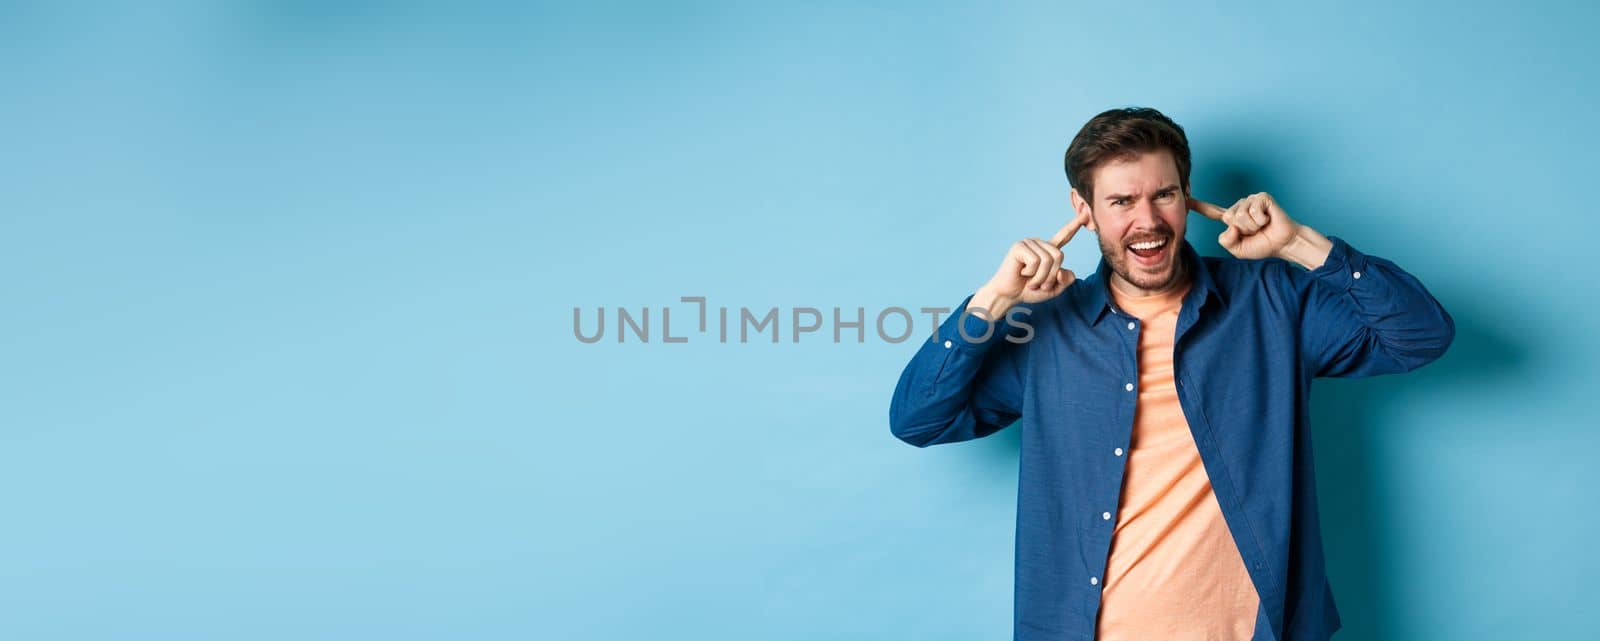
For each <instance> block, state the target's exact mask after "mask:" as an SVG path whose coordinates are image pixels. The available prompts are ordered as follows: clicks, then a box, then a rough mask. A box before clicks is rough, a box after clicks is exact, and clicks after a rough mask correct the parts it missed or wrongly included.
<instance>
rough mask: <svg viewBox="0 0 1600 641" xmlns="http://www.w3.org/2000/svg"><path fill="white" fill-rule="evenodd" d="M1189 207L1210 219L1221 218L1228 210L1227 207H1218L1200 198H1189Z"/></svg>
mask: <svg viewBox="0 0 1600 641" xmlns="http://www.w3.org/2000/svg"><path fill="white" fill-rule="evenodd" d="M1189 209H1193V210H1195V211H1197V212H1199V213H1200V215H1201V216H1205V217H1206V218H1210V219H1211V220H1222V214H1224V213H1226V212H1227V211H1228V210H1227V209H1224V208H1222V207H1218V206H1216V205H1213V204H1211V203H1208V202H1206V201H1204V200H1200V199H1199V198H1190V199H1189Z"/></svg>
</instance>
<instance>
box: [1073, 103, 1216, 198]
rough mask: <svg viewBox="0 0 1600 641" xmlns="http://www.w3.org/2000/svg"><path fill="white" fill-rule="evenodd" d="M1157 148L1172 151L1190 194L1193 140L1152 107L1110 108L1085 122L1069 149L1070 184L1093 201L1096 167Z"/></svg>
mask: <svg viewBox="0 0 1600 641" xmlns="http://www.w3.org/2000/svg"><path fill="white" fill-rule="evenodd" d="M1157 149H1167V150H1170V151H1171V152H1172V159H1173V161H1175V162H1176V163H1177V164H1178V178H1179V180H1180V181H1182V183H1183V184H1182V185H1180V186H1181V187H1182V188H1183V190H1184V191H1185V192H1188V191H1189V138H1188V136H1185V135H1184V133H1183V127H1179V126H1178V123H1175V122H1173V121H1172V119H1171V118H1168V117H1166V115H1164V114H1162V113H1161V112H1159V111H1156V110H1154V109H1151V108H1149V107H1124V108H1120V109H1108V110H1106V111H1103V112H1101V113H1100V115H1098V116H1095V117H1093V118H1090V119H1089V122H1087V123H1084V125H1083V129H1079V130H1078V135H1077V136H1074V137H1073V138H1072V144H1071V145H1069V146H1068V147H1067V156H1066V160H1065V164H1066V169H1067V183H1068V184H1071V185H1072V188H1073V189H1076V190H1078V193H1079V194H1080V195H1082V196H1083V199H1084V200H1087V201H1090V202H1093V201H1094V197H1093V193H1094V169H1095V167H1099V166H1100V165H1103V164H1105V163H1107V162H1111V161H1113V160H1122V159H1131V158H1133V157H1134V156H1137V155H1138V154H1141V153H1144V152H1147V151H1155V150H1157Z"/></svg>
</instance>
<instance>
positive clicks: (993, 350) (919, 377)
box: [889, 298, 1022, 447]
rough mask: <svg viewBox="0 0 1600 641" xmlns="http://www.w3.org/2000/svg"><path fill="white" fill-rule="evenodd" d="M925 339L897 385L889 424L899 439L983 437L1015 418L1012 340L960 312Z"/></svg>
mask: <svg viewBox="0 0 1600 641" xmlns="http://www.w3.org/2000/svg"><path fill="white" fill-rule="evenodd" d="M975 300H976V299H975V298H974V299H970V300H968V301H967V303H965V304H964V305H963V306H961V307H958V308H956V310H955V311H954V313H953V314H952V315H951V317H950V318H949V319H947V320H946V321H945V322H944V323H943V324H941V325H940V326H939V328H938V333H937V334H936V335H935V336H934V337H933V340H931V341H928V340H925V341H923V343H922V345H921V346H920V347H919V348H918V350H917V353H916V354H915V355H914V356H913V357H912V359H911V362H910V363H909V364H907V366H906V368H905V370H904V371H903V372H902V373H901V375H900V381H899V383H898V384H896V386H895V391H894V397H893V400H892V401H891V403H890V406H889V425H890V430H891V431H892V432H893V433H894V435H895V436H896V437H897V438H899V439H900V440H902V441H905V442H907V443H910V444H912V445H916V446H918V447H926V446H928V445H933V444H937V443H950V442H957V441H965V440H970V439H974V438H981V437H983V436H987V435H989V434H991V433H993V432H995V431H998V430H999V429H1001V428H1003V427H1005V426H1006V425H1008V424H1010V423H1011V422H1012V421H1014V420H1016V418H1017V416H1018V415H1019V408H1020V406H1021V399H1022V386H1021V376H1020V370H1019V368H1018V363H1017V357H1018V352H1017V348H1018V347H1019V346H1018V345H1016V344H1012V343H1009V342H1008V341H1007V340H1006V339H1005V338H1004V337H1002V336H1000V335H999V333H1000V332H1003V331H1004V329H1005V324H1004V323H995V324H992V325H991V324H989V323H987V322H986V321H983V320H980V319H978V318H974V317H972V316H967V317H963V316H962V312H963V311H964V310H966V309H970V308H974V307H975V306H976V305H975Z"/></svg>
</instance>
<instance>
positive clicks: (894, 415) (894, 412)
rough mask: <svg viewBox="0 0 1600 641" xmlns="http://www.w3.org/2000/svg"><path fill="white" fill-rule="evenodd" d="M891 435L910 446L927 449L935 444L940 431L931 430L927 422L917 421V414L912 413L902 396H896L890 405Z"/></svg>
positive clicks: (935, 427) (935, 428)
mask: <svg viewBox="0 0 1600 641" xmlns="http://www.w3.org/2000/svg"><path fill="white" fill-rule="evenodd" d="M889 433H890V434H891V435H893V436H894V437H895V438H897V439H900V440H901V441H902V442H905V443H907V444H909V445H912V446H915V447H927V446H929V445H932V444H933V442H934V440H935V435H937V434H938V433H939V430H938V429H937V426H934V428H933V429H930V426H928V425H927V424H926V421H919V420H917V419H916V417H915V412H913V411H910V409H909V408H908V407H907V403H906V402H905V400H904V399H902V398H901V395H899V394H896V395H895V397H894V400H893V401H892V402H890V403H889Z"/></svg>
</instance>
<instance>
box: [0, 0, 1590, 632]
mask: <svg viewBox="0 0 1600 641" xmlns="http://www.w3.org/2000/svg"><path fill="white" fill-rule="evenodd" d="M754 4H756V5H758V6H754V7H751V6H747V7H743V8H740V7H735V6H719V5H712V4H700V3H692V4H682V5H676V6H666V5H662V4H656V3H602V4H599V5H595V6H591V7H589V8H565V7H543V6H537V7H532V8H529V7H526V6H521V5H520V4H519V3H505V4H503V5H502V4H497V3H489V4H485V3H459V2H456V3H444V2H441V3H437V4H436V5H428V4H424V3H394V4H390V3H378V2H354V3H332V2H328V3H324V2H312V1H298V2H231V3H209V2H194V3H182V4H169V5H165V6H162V7H160V8H140V9H126V8H116V9H113V8H109V7H108V6H105V5H101V6H76V5H67V4H60V3H40V4H28V5H15V4H10V3H7V4H5V5H0V60H4V63H3V64H0V79H3V82H0V122H3V124H0V127H3V129H0V131H3V134H4V135H3V138H0V171H3V176H4V178H3V179H0V243H3V245H0V269H3V275H4V276H3V278H0V300H3V301H4V307H3V308H0V312H3V314H0V329H3V330H4V331H3V332H0V363H3V366H0V423H3V426H0V439H3V441H0V507H3V509H4V512H5V518H4V525H3V527H0V637H3V638H7V639H30V640H54V639H63V640H64V639H97V640H98V639H161V640H166V641H178V640H189V639H194V640H201V639H205V640H212V639H230V640H232V639H240V640H243V639H262V640H267V639H273V640H276V639H330V640H332V639H339V640H345V639H386V640H403V639H583V640H602V639H603V640H634V639H695V640H707V639H729V640H735V639H736V640H741V641H744V640H757V639H759V640H762V641H778V640H795V641H801V640H807V641H809V640H814V639H834V640H844V639H861V640H874V641H876V640H888V639H917V640H925V639H950V640H958V639H959V640H970V639H1009V638H1010V633H1011V629H1010V625H1011V595H1012V593H1011V590H1012V584H1011V572H1012V565H1011V564H1012V535H1013V527H1014V522H1013V519H1014V515H1015V492H1016V487H1015V484H1016V454H1017V452H1016V450H1017V442H1018V441H1017V439H1016V433H1015V428H1013V429H1010V430H1006V431H1004V432H1002V433H1000V434H998V435H995V436H993V437H991V438H988V439H984V440H981V441H976V442H971V443H967V444H963V445H960V446H940V447H935V448H929V449H925V450H919V449H916V448H912V447H910V446H908V445H906V444H904V443H901V442H899V441H897V440H895V439H894V438H892V437H891V436H890V434H889V431H888V424H887V409H888V402H889V394H890V391H891V390H892V388H893V386H894V383H895V379H896V377H897V376H898V374H899V372H900V368H901V366H902V365H903V364H904V363H905V361H906V360H907V359H909V357H910V356H911V353H912V352H913V351H914V350H915V349H916V344H915V343H914V342H907V343H902V344H898V345H896V344H888V343H884V342H883V341H881V340H878V339H876V338H875V337H872V336H870V335H869V340H868V341H867V342H866V343H863V344H856V343H846V344H841V345H835V344H832V343H831V340H830V339H831V336H830V335H829V333H830V332H829V329H830V328H831V319H830V320H829V323H830V324H829V325H828V326H825V328H824V330H823V332H820V333H817V334H811V335H807V336H806V337H804V338H803V339H802V340H801V341H800V342H799V343H794V342H790V341H789V340H788V339H787V338H785V340H784V341H783V342H781V343H780V344H777V345H773V344H770V343H752V344H746V345H741V344H736V343H735V344H719V343H717V342H715V340H712V339H710V338H708V337H706V336H693V335H692V334H693V333H692V332H686V331H683V330H691V329H693V326H692V323H691V321H688V320H683V319H690V318H692V314H693V310H694V308H693V306H689V305H684V304H682V303H678V302H677V301H678V297H680V296H694V295H700V296H707V297H708V298H709V300H710V303H711V305H712V306H713V307H715V306H718V305H726V306H731V307H734V308H737V307H738V306H748V307H751V308H756V309H763V310H764V309H765V308H767V307H770V306H779V307H781V308H782V309H784V310H788V309H791V308H793V307H800V306H812V307H820V308H823V309H824V310H825V311H826V310H828V309H829V308H831V307H834V306H841V307H846V308H854V307H856V306H864V307H866V308H868V310H869V312H868V313H869V314H870V313H874V312H875V311H877V310H881V309H883V308H884V307H888V306H893V305H899V306H904V307H911V308H915V307H920V306H954V305H955V304H957V303H959V302H960V301H961V299H962V297H964V296H965V295H966V294H967V293H968V292H970V291H971V290H972V289H973V288H975V287H976V286H978V285H979V284H981V283H982V281H983V280H984V279H986V278H987V277H988V275H989V274H990V273H991V272H992V271H993V269H994V266H995V264H996V263H997V262H998V260H999V257H1000V255H1001V253H1002V252H1003V251H1004V249H1005V247H1006V245H1008V244H1009V243H1010V242H1011V241H1013V240H1015V239H1016V238H1019V237H1022V236H1030V235H1043V236H1048V235H1049V233H1050V232H1053V231H1054V230H1055V229H1056V228H1057V227H1058V226H1060V224H1061V223H1062V222H1064V221H1065V220H1066V217H1067V216H1068V215H1069V214H1068V210H1067V205H1066V185H1065V180H1064V178H1063V176H1062V172H1061V166H1060V164H1061V154H1062V151H1063V150H1064V149H1065V147H1066V144H1067V142H1068V141H1069V140H1070V138H1071V136H1072V134H1073V133H1074V132H1075V131H1076V130H1077V128H1078V127H1079V126H1081V125H1082V123H1083V121H1084V120H1086V119H1087V118H1088V117H1090V116H1091V115H1093V114H1094V113H1097V112H1098V111H1100V110H1102V109H1104V108H1107V107H1111V106H1120V105H1127V104H1139V105H1150V106H1155V107H1158V108H1160V109H1162V110H1164V111H1165V112H1166V113H1168V114H1169V115H1171V116H1173V117H1174V118H1175V119H1177V120H1178V121H1179V122H1180V123H1182V124H1183V125H1184V126H1185V127H1186V128H1187V129H1188V131H1189V133H1190V136H1191V139H1192V142H1193V146H1194V153H1195V186H1196V189H1197V191H1198V192H1199V193H1200V195H1202V196H1204V197H1207V198H1210V199H1214V200H1218V201H1226V202H1231V201H1232V199H1234V198H1237V197H1239V196H1242V195H1244V194H1245V193H1248V192H1252V191H1256V190H1267V191H1270V192H1272V193H1273V194H1275V195H1276V196H1277V197H1278V199H1279V200H1280V202H1282V203H1283V204H1284V205H1285V207H1286V208H1288V209H1289V211H1290V212H1291V213H1293V214H1294V215H1295V216H1296V217H1297V218H1299V219H1300V220H1301V221H1302V222H1305V223H1307V224H1310V225H1312V226H1315V227H1316V228H1318V229H1320V230H1322V231H1324V232H1325V233H1328V234H1332V235H1339V236H1342V237H1344V238H1346V239H1348V240H1349V241H1350V242H1351V243H1353V244H1354V245H1355V246H1356V247H1358V248H1360V249H1362V250H1364V251H1367V252H1369V253H1372V254H1375V255H1379V256H1384V257H1388V258H1391V259H1394V260H1396V261H1397V262H1399V263H1400V264H1401V265H1402V266H1404V267H1406V268H1407V269H1408V270H1411V271H1412V272H1413V273H1415V274H1416V275H1418V276H1419V277H1420V278H1421V279H1422V280H1423V281H1424V282H1425V283H1427V284H1428V285H1429V287H1430V288H1431V289H1432V291H1433V292H1434V293H1435V295H1436V296H1437V297H1438V298H1439V299H1440V300H1441V301H1443V303H1444V304H1445V306H1446V307H1447V308H1448V309H1449V311H1450V312H1451V313H1452V314H1454V315H1455V318H1456V319H1457V322H1458V325H1459V336H1458V338H1457V340H1456V344H1455V346H1454V347H1453V348H1452V350H1451V352H1450V353H1449V354H1448V355H1446V356H1445V357H1444V358H1443V359H1442V360H1440V361H1439V362H1437V363H1435V364H1433V365H1431V366H1429V367H1427V368H1424V369H1423V370H1421V371H1419V372H1416V373H1414V374H1412V375H1408V376H1404V377H1387V378H1379V379H1371V380H1366V381H1356V382H1345V381H1336V382H1329V383H1324V384H1320V387H1319V388H1318V390H1317V394H1316V402H1317V404H1318V406H1317V409H1316V415H1315V425H1316V432H1315V434H1316V442H1317V446H1316V447H1317V454H1318V477H1319V480H1320V482H1321V484H1322V503H1323V515H1324V521H1325V533H1326V535H1327V537H1328V551H1329V554H1330V555H1331V564H1332V567H1331V572H1332V581H1333V586H1334V589H1335V591H1336V594H1337V597H1338V604H1339V607H1340V610H1341V612H1342V613H1343V615H1344V619H1345V623H1346V628H1345V630H1344V631H1343V632H1341V633H1340V634H1339V635H1338V637H1337V638H1339V639H1346V640H1354V639H1404V640H1414V639H1448V640H1452V641H1468V640H1476V639H1484V640H1490V639H1492V640H1496V641H1498V640H1502V639H1557V638H1581V637H1584V636H1586V635H1588V634H1589V633H1590V632H1591V631H1592V624H1593V607H1594V605H1595V603H1596V602H1597V597H1600V591H1597V589H1596V580H1595V576H1596V575H1597V573H1600V555H1597V554H1596V552H1595V550H1594V545H1595V543H1594V542H1595V540H1596V538H1597V536H1600V518H1597V515H1596V511H1595V507H1594V506H1595V505H1596V503H1595V499H1594V495H1593V491H1592V489H1593V488H1594V487H1596V486H1597V484H1600V472H1597V465H1596V463H1595V455H1596V449H1597V448H1596V445H1597V440H1600V439H1597V437H1596V431H1595V429H1594V426H1595V424H1596V420H1595V414H1594V407H1595V397H1596V392H1597V390H1600V386H1597V383H1600V380H1597V375H1596V366H1595V364H1596V362H1597V361H1600V340H1597V338H1596V331H1595V327H1596V321H1595V314H1596V312H1597V311H1600V303H1597V294H1600V292H1597V291H1596V290H1597V288H1596V285H1595V268H1594V265H1595V260H1596V249H1595V232H1594V229H1595V227H1594V223H1593V221H1594V217H1595V215H1596V203H1597V202H1600V201H1597V192H1596V190H1595V169H1596V164H1597V163H1596V160H1595V157H1596V156H1595V154H1596V149H1597V148H1600V135H1597V133H1596V125H1595V121H1594V116H1595V102H1596V98H1597V97H1600V96H1597V90H1596V89H1597V85H1596V83H1597V81H1600V76H1597V71H1600V65H1597V63H1596V60H1597V59H1600V49H1597V47H1596V46H1595V45H1594V44H1593V39H1592V30H1593V27H1594V25H1595V24H1596V19H1597V17H1600V16H1597V15H1596V14H1597V12H1596V10H1595V9H1593V8H1590V7H1592V5H1587V6H1586V5H1585V4H1583V3H1571V4H1570V5H1549V6H1544V7H1540V8H1519V7H1520V4H1521V3H1503V2H1497V3H1487V4H1477V5H1474V4H1473V3H1460V2H1452V3H1440V4H1439V5H1437V6H1428V7H1415V8H1409V9H1403V8H1394V7H1391V6H1389V4H1390V3H1386V2H1383V3H1380V2H1370V3H1362V4H1359V5H1358V4H1355V3H1337V4H1335V3H1328V4H1326V5H1324V6H1318V7H1300V8H1288V7H1283V6H1280V5H1279V3H1251V4H1240V5H1232V6H1228V7H1223V8H1216V9H1212V8H1195V7H1190V6H1189V5H1190V3H1181V2H1156V3H1126V2H1117V3H1111V2H1100V3H1092V4H1080V5H1076V6H1067V5H1065V4H1061V3H1046V4H1040V5H1038V6H1012V7H1005V8H1001V7H995V6H990V5H989V4H988V3H973V4H970V5H958V4H944V3H939V4H928V3H914V4H913V3H907V4H904V5H902V4H899V3H886V2H879V3H865V4H856V3H796V4H794V5H791V6H777V5H771V4H766V3H754ZM519 7H520V8H519ZM1192 220H1197V219H1192ZM1191 227H1192V229H1194V232H1193V233H1192V234H1191V235H1190V236H1191V240H1192V241H1194V242H1195V243H1196V245H1197V247H1200V248H1201V250H1202V252H1205V253H1217V252H1218V251H1220V250H1219V249H1218V248H1217V247H1216V245H1215V243H1214V241H1213V240H1212V239H1213V238H1214V236H1215V233H1216V231H1218V229H1217V228H1216V227H1215V226H1211V225H1210V223H1199V222H1195V223H1194V224H1193V225H1192V226H1191ZM1092 238H1093V237H1092V236H1088V235H1084V236H1080V240H1079V241H1078V242H1076V243H1074V244H1073V245H1071V246H1070V250H1069V261H1068V263H1069V266H1070V267H1073V268H1076V269H1078V270H1080V271H1081V272H1087V271H1088V270H1090V269H1092V268H1093V266H1094V262H1095V259H1096V258H1097V251H1096V249H1095V246H1094V244H1093V242H1091V241H1092ZM575 306H582V307H584V308H585V309H589V310H592V309H593V308H594V307H596V306H605V307H607V308H615V307H616V306H628V307H630V308H633V309H635V310H637V309H638V308H640V307H645V306H648V307H650V308H651V309H652V314H654V315H657V317H656V318H653V319H652V321H653V322H654V323H657V324H653V325H652V330H651V331H652V333H653V334H656V340H653V341H652V342H651V343H649V344H638V343H635V342H628V343H625V344H620V345H619V344H617V343H615V342H612V340H610V339H612V338H613V337H614V334H608V337H607V338H608V340H607V341H605V342H602V343H600V344H595V345H586V344H581V343H579V342H578V341H577V340H576V339H575V338H574V337H573V331H572V309H573V308H574V307H575ZM663 306H673V307H674V310H675V311H674V313H675V317H674V321H675V322H674V333H675V334H685V333H688V334H691V339H690V342H689V343H687V344H682V345H664V344H661V343H660V340H659V325H658V323H659V320H660V319H659V316H658V314H659V310H660V309H661V307H663ZM611 318H612V319H613V321H614V317H611ZM918 322H919V330H921V329H928V325H927V324H926V321H925V320H924V319H920V318H919V321H918ZM613 329H614V328H613ZM784 331H785V332H787V331H788V326H787V321H785V325H784ZM869 331H870V328H869Z"/></svg>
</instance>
